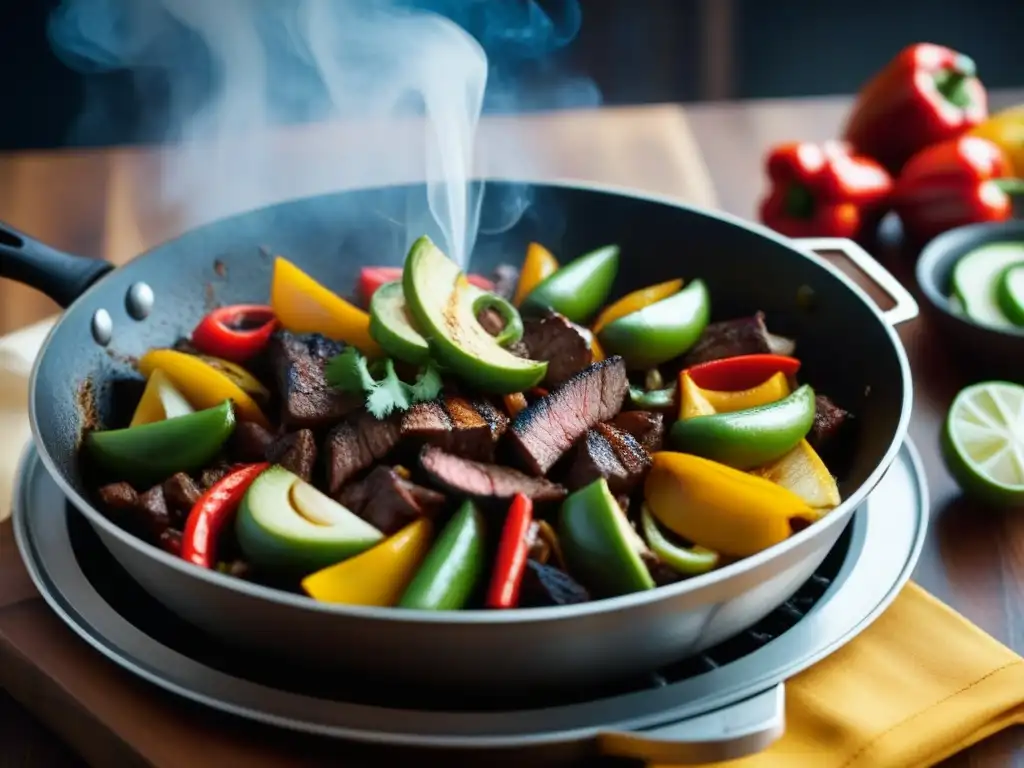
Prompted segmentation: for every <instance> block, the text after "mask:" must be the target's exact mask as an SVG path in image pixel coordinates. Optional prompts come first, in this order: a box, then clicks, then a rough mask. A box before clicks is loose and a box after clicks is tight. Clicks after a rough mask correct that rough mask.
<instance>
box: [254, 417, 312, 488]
mask: <svg viewBox="0 0 1024 768" xmlns="http://www.w3.org/2000/svg"><path fill="white" fill-rule="evenodd" d="M316 453H317V449H316V438H315V437H313V430H311V429H300V430H299V431H298V432H291V433H289V434H286V435H282V436H281V437H279V438H278V439H277V440H275V441H274V442H273V443H272V444H271V445H270V446H268V447H267V451H266V454H265V455H266V459H267V461H269V462H270V463H272V464H280V465H281V466H282V467H284V468H285V469H287V470H288V471H289V472H292V473H294V474H296V475H298V476H299V477H301V478H302V479H303V480H305V481H306V482H307V483H308V482H309V481H310V480H312V479H313V468H314V467H315V466H316Z"/></svg>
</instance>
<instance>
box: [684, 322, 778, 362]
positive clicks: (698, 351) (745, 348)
mask: <svg viewBox="0 0 1024 768" xmlns="http://www.w3.org/2000/svg"><path fill="white" fill-rule="evenodd" d="M795 346H796V345H794V344H793V342H792V341H790V340H789V339H785V338H783V337H781V336H776V335H774V334H772V333H769V332H768V328H767V327H766V326H765V324H764V312H758V313H756V314H754V315H752V316H751V317H741V318H738V319H736V320H725V321H722V322H720V323H711V324H710V325H709V326H708V327H707V328H705V329H704V333H703V334H701V337H700V339H698V340H697V343H696V344H694V345H693V347H691V348H690V351H689V352H687V353H686V355H685V356H684V357H683V364H682V367H683V368H688V367H690V366H691V365H696V364H697V363H706V362H709V361H711V360H721V359H722V358H726V357H737V356H738V355H762V354H768V353H773V354H779V355H791V354H792V353H793V351H794V349H795Z"/></svg>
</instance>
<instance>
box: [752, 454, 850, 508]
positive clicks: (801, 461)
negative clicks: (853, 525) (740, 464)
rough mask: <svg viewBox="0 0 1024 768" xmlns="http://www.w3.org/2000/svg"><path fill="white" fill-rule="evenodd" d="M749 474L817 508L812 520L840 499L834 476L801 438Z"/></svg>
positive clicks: (836, 503) (837, 503)
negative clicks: (776, 458)
mask: <svg viewBox="0 0 1024 768" xmlns="http://www.w3.org/2000/svg"><path fill="white" fill-rule="evenodd" d="M751 474H752V475H757V476H758V477H763V478H764V479H765V480H771V481H772V482H773V483H775V484H776V485H779V486H781V487H783V488H785V489H787V490H789V491H792V492H793V493H795V494H796V495H797V496H799V497H800V498H801V499H803V500H804V501H806V502H807V504H808V505H810V507H811V508H812V509H814V510H815V511H816V512H817V514H816V515H815V517H814V518H813V519H815V520H817V519H818V518H820V517H822V516H823V515H824V513H825V512H827V511H828V510H830V509H832V508H834V507H837V506H839V502H840V501H842V498H841V497H840V495H839V487H838V486H837V485H836V480H835V478H834V477H832V473H831V472H829V471H828V467H826V466H825V462H823V461H822V460H821V457H820V456H819V455H818V454H817V452H816V451H815V450H814V448H812V447H811V444H810V443H808V442H807V441H806V440H801V441H800V444H799V445H797V447H796V448H794V449H793V450H792V451H790V452H789V453H787V454H786V455H785V456H783V457H782V458H781V459H778V460H777V461H773V462H772V463H771V464H768V465H766V466H763V467H758V468H757V469H755V470H752V471H751Z"/></svg>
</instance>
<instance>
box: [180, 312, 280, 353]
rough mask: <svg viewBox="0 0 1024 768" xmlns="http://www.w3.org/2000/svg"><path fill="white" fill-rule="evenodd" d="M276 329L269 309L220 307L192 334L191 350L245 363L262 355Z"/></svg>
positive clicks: (275, 321) (275, 323)
mask: <svg viewBox="0 0 1024 768" xmlns="http://www.w3.org/2000/svg"><path fill="white" fill-rule="evenodd" d="M276 328H277V317H276V316H275V315H274V310H273V309H272V308H271V307H268V306H264V305H262V304H235V305H233V306H230V307H219V308H218V309H215V310H213V311H212V312H210V313H209V314H208V315H207V316H206V317H204V318H203V319H202V320H200V321H199V325H197V326H196V328H195V330H194V331H192V346H194V347H195V348H196V349H197V350H198V351H199V352H202V353H203V354H204V355H211V356H213V357H219V358H221V359H222V360H230V361H231V362H233V363H244V362H245V361H246V360H248V359H250V358H252V357H254V356H255V355H257V354H259V353H260V352H261V351H263V348H264V347H265V346H267V342H269V341H270V337H271V335H273V333H274V330H275V329H276Z"/></svg>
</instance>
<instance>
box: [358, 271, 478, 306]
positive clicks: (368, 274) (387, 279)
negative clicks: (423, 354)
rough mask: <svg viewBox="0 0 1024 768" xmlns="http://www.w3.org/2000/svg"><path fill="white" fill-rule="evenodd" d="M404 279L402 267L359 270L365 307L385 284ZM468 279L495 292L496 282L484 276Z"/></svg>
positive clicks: (470, 276)
mask: <svg viewBox="0 0 1024 768" xmlns="http://www.w3.org/2000/svg"><path fill="white" fill-rule="evenodd" d="M401 279H402V268H401V267H363V268H362V269H361V270H359V297H360V299H361V300H362V302H363V304H364V305H367V304H369V303H370V299H371V298H373V294H374V293H376V292H377V289H378V288H380V287H381V286H382V285H384V283H393V282H394V281H395V280H401ZM466 279H467V280H469V282H470V283H471V284H472V285H475V286H476V287H477V288H480V289H482V290H485V291H493V290H494V281H493V280H488V279H487V278H486V277H483V276H482V275H467V276H466Z"/></svg>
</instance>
